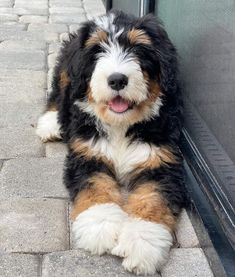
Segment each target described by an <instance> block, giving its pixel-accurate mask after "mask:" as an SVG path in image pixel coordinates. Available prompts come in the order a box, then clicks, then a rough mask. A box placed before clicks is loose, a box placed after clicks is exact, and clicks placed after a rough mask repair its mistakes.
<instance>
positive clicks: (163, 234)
mask: <svg viewBox="0 0 235 277" xmlns="http://www.w3.org/2000/svg"><path fill="white" fill-rule="evenodd" d="M159 154H161V156H162V157H163V155H162V154H163V152H162V153H161V152H159ZM167 154H169V157H166V156H165V160H167V162H166V161H164V160H162V159H161V158H159V156H157V155H156V159H158V160H153V159H152V160H151V161H147V162H146V163H145V164H144V165H141V166H140V168H136V171H135V172H134V174H132V177H131V181H130V190H129V197H128V200H127V203H126V204H125V205H124V207H123V209H124V211H126V212H127V213H128V215H129V218H128V220H127V221H126V223H125V224H123V228H122V230H121V233H120V236H119V241H118V245H117V246H116V247H115V248H114V249H113V250H112V254H114V255H117V256H120V257H123V258H124V260H123V266H124V268H125V269H126V270H128V271H131V272H134V273H136V274H138V275H139V274H143V275H150V274H154V273H156V271H159V270H160V269H161V267H162V266H163V265H164V264H165V263H166V261H167V259H168V256H169V252H170V248H171V246H172V244H173V236H172V235H173V230H174V226H175V223H176V215H177V214H178V213H179V211H180V207H181V206H182V204H183V193H182V194H181V185H182V172H181V161H176V159H175V158H174V157H173V154H172V155H171V153H170V152H167ZM163 158H164V157H163ZM153 165H154V167H153Z"/></svg>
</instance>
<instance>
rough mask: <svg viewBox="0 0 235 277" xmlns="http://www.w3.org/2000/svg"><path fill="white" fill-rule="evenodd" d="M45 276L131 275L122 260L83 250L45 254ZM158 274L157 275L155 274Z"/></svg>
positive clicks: (107, 276) (89, 276)
mask: <svg viewBox="0 0 235 277" xmlns="http://www.w3.org/2000/svg"><path fill="white" fill-rule="evenodd" d="M42 276H43V277H58V276H61V277H62V276H63V277H75V276H76V277H91V276H92V277H93V276H94V277H100V276H105V277H116V276H118V277H124V276H125V277H131V276H136V275H134V274H131V273H127V272H126V271H125V270H124V269H123V267H122V266H121V260H120V259H118V258H116V257H112V256H102V257H98V256H91V255H90V254H88V253H86V252H83V251H76V250H72V251H69V252H59V253H52V254H48V255H45V256H44V259H43V263H42ZM155 276H157V275H155Z"/></svg>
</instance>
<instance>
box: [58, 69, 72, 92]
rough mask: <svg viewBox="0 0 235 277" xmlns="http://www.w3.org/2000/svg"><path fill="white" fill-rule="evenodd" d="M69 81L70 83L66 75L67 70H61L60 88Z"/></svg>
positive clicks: (65, 85)
mask: <svg viewBox="0 0 235 277" xmlns="http://www.w3.org/2000/svg"><path fill="white" fill-rule="evenodd" d="M69 83H70V79H69V76H68V74H67V72H66V71H62V72H61V73H60V88H61V89H64V88H66V87H67V86H68V84H69Z"/></svg>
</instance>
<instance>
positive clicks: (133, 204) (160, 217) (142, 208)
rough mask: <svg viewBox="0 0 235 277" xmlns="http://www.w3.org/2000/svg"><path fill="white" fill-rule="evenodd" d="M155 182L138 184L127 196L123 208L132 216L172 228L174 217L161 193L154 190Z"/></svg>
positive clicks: (174, 221)
mask: <svg viewBox="0 0 235 277" xmlns="http://www.w3.org/2000/svg"><path fill="white" fill-rule="evenodd" d="M156 186H157V184H152V183H147V184H143V185H141V186H139V187H138V188H137V189H136V190H135V191H134V192H133V193H132V194H130V196H129V197H128V201H127V204H126V205H124V210H125V211H126V212H127V213H128V214H129V215H130V216H133V217H137V218H141V219H144V220H147V221H152V222H156V223H160V224H164V225H166V226H167V227H168V228H169V229H170V230H171V231H173V230H174V227H175V223H176V218H175V217H174V215H173V214H172V212H171V211H170V209H169V208H168V207H167V205H166V203H165V201H164V199H163V198H162V196H161V194H160V193H159V192H157V190H156Z"/></svg>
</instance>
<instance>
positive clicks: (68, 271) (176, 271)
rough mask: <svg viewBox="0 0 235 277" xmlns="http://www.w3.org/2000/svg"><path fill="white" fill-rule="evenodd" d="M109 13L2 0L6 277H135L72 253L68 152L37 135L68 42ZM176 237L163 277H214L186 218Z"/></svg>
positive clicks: (65, 1) (0, 220)
mask: <svg viewBox="0 0 235 277" xmlns="http://www.w3.org/2000/svg"><path fill="white" fill-rule="evenodd" d="M102 12H104V9H103V7H102V4H101V2H100V0H49V1H48V0H32V1H29V0H16V1H14V0H0V200H1V201H0V276H1V277H6V276H7V277H18V276H23V277H25V276H28V277H34V276H43V277H49V276H50V277H53V276H55V277H58V276H63V277H80V276H81V277H86V276H97V277H103V276H108V277H109V276H110V277H111V276H112V277H114V276H115V277H117V276H133V275H132V274H128V273H126V272H125V271H124V270H123V269H122V267H121V260H119V259H117V258H114V257H109V256H105V257H102V258H100V257H92V256H90V255H89V254H88V253H85V252H82V251H78V250H74V249H73V243H72V237H71V234H70V222H69V217H68V213H69V201H68V197H67V192H66V190H65V189H64V187H63V184H62V177H61V176H62V167H63V166H62V165H63V157H64V156H65V153H66V149H65V147H64V145H62V144H60V143H47V144H42V143H41V142H40V140H39V139H38V138H37V137H36V135H35V124H36V122H37V118H38V117H39V115H40V114H41V112H42V111H43V108H44V104H45V99H46V94H47V91H48V90H49V89H50V79H51V75H52V68H53V65H54V63H55V57H56V53H57V51H58V49H59V45H60V42H61V40H63V39H66V37H67V32H68V31H70V32H72V31H74V30H76V29H77V27H78V26H79V23H80V22H81V21H84V20H85V19H86V18H90V17H92V16H95V15H98V14H100V13H102ZM176 236H177V239H178V244H179V246H180V247H179V248H174V249H173V250H172V252H171V257H170V262H169V263H168V265H167V266H166V267H165V268H164V269H163V271H162V272H161V276H162V277H170V276H175V277H179V276H182V277H185V276H187V277H191V276H200V277H203V276H204V277H210V276H212V273H211V270H210V267H209V265H208V263H207V260H206V258H205V256H204V253H203V251H202V250H201V248H200V246H199V242H198V239H197V236H196V234H195V232H194V230H193V227H192V225H191V222H190V220H189V218H188V216H187V213H186V212H185V211H184V212H183V213H182V216H181V219H180V221H179V227H178V231H177V233H176ZM155 276H160V275H155Z"/></svg>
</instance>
